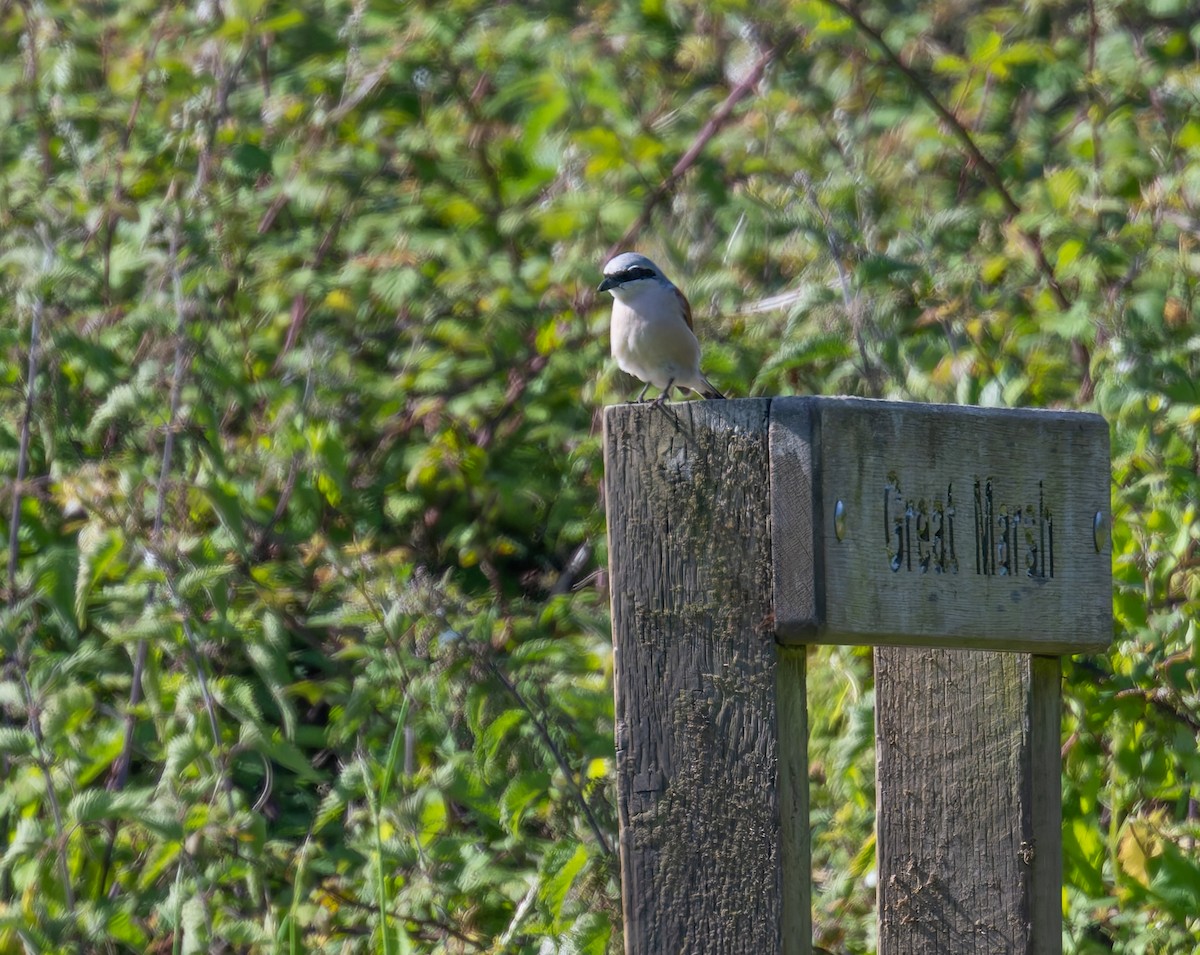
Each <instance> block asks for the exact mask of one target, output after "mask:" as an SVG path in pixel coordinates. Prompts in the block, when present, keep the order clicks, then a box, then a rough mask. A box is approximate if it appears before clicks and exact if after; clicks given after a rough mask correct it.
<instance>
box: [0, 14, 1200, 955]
mask: <svg viewBox="0 0 1200 955" xmlns="http://www.w3.org/2000/svg"><path fill="white" fill-rule="evenodd" d="M1194 14H1195V11H1194V8H1193V5H1192V4H1191V3H1188V2H1185V0H1128V2H1125V0H1086V2H1084V0H1027V2H1025V3H1017V2H1015V0H1004V2H981V0H927V2H924V3H919V2H916V0H901V2H892V3H887V4H884V3H882V2H880V0H758V2H755V3H752V4H751V3H745V2H744V0H719V2H715V3H712V2H704V3H700V2H693V0H641V2H627V0H610V2H602V3H593V4H584V5H577V4H575V3H566V2H561V0H558V2H555V0H528V2H525V3H520V4H517V3H483V2H478V0H438V2H424V3H421V2H411V0H410V2H400V0H327V2H322V0H296V2H289V3H282V2H274V0H200V2H197V3H188V4H179V3H160V2H151V0H123V2H116V0H78V2H75V0H0V409H2V413H0V476H2V477H0V531H2V534H0V537H2V539H3V542H4V544H5V554H6V557H7V560H6V563H5V570H4V576H3V578H2V580H0V584H2V587H3V590H4V596H5V598H6V599H5V601H4V604H3V607H2V609H0V780H2V785H0V953H4V955H7V953H14V952H78V951H87V952H104V953H109V952H113V953H116V952H308V951H330V952H385V953H400V952H446V953H469V952H493V953H501V952H538V953H595V955H599V953H604V952H606V951H614V950H619V948H620V934H621V932H620V921H619V901H618V900H619V887H618V884H617V879H616V867H615V863H614V857H613V853H614V847H615V819H614V800H613V781H612V745H613V744H612V699H611V672H610V671H611V644H610V638H609V631H608V621H607V593H606V580H605V576H604V571H603V568H604V567H605V564H606V549H605V539H604V517H603V510H602V504H603V502H602V501H601V500H600V494H599V488H600V481H601V460H600V445H599V434H598V428H597V411H598V409H600V408H601V406H603V405H604V404H608V403H613V402H618V401H622V400H626V399H627V398H628V397H630V396H631V395H633V394H635V393H636V392H635V389H636V387H638V385H637V384H636V383H634V382H633V381H632V380H631V379H627V378H624V377H623V376H621V375H620V374H619V373H618V372H616V371H615V370H613V368H612V366H611V363H610V362H609V360H608V357H607V322H608V314H607V313H608V308H607V301H606V300H605V301H601V300H600V299H598V297H597V296H596V295H595V294H594V292H593V289H594V288H595V285H596V283H597V281H598V279H599V275H598V272H599V267H600V265H601V264H602V263H603V262H604V260H605V258H606V256H607V255H608V254H609V253H610V252H612V251H614V250H616V249H623V248H636V249H638V250H640V251H643V252H646V253H647V254H650V255H651V256H652V257H654V258H656V259H657V260H658V261H659V262H660V264H662V265H663V266H664V268H666V269H667V271H668V273H669V274H671V275H672V276H673V277H675V278H676V279H677V280H678V281H679V283H680V284H681V285H682V286H683V287H684V288H685V289H686V291H687V292H688V294H689V296H690V297H691V300H692V303H693V305H694V307H695V311H696V315H697V327H698V329H699V331H700V333H701V336H702V338H703V339H704V341H705V348H706V357H705V366H706V369H707V370H708V372H709V375H710V377H712V379H713V380H714V381H715V382H716V384H717V385H718V386H719V387H721V388H723V389H724V390H726V391H727V392H728V393H730V394H732V395H734V396H746V395H772V394H794V393H827V394H857V395H868V396H879V397H891V398H901V399H910V400H917V401H933V400H936V401H950V402H968V403H978V404H987V405H1027V406H1036V407H1071V408H1084V409H1090V410H1094V411H1098V412H1100V413H1102V414H1103V415H1105V416H1106V418H1107V419H1108V420H1109V421H1110V422H1111V425H1112V437H1113V511H1114V528H1113V542H1114V546H1113V554H1114V573H1115V610H1116V630H1115V640H1114V643H1113V647H1112V650H1111V652H1110V653H1108V654H1107V655H1099V656H1093V657H1084V658H1077V659H1074V660H1070V661H1068V662H1067V665H1066V686H1065V694H1066V706H1065V725H1064V738H1063V743H1064V754H1065V768H1066V775H1065V778H1064V815H1065V819H1064V824H1065V872H1066V887H1065V891H1064V905H1065V912H1066V915H1065V922H1064V933H1065V941H1066V950H1067V952H1069V953H1102V952H1109V951H1113V952H1120V953H1130V955H1133V953H1191V952H1193V951H1195V950H1196V949H1197V946H1198V945H1200V916H1198V913H1200V861H1198V857H1197V852H1196V848H1195V846H1196V838H1197V836H1200V820H1198V818H1197V816H1198V808H1197V795H1198V794H1197V789H1196V786H1197V781H1198V780H1200V758H1198V755H1197V748H1196V743H1197V733H1198V731H1200V709H1198V707H1197V702H1198V690H1200V672H1198V669H1197V667H1198V664H1200V656H1198V650H1197V639H1196V636H1197V634H1196V619H1197V606H1198V605H1197V599H1198V594H1197V591H1198V583H1200V577H1198V568H1200V552H1198V551H1197V545H1196V541H1197V537H1198V529H1197V520H1196V517H1197V515H1196V506H1197V498H1198V494H1197V491H1198V488H1200V477H1198V472H1200V456H1198V448H1197V427H1198V425H1200V392H1198V386H1197V378H1198V371H1200V367H1198V366H1200V354H1198V353H1200V334H1197V326H1196V319H1195V316H1196V303H1197V298H1196V296H1197V279H1198V275H1200V26H1198V25H1197V21H1196V18H1195V15H1194ZM1046 466H1050V467H1052V466H1053V462H1046ZM813 657H814V659H813V661H812V664H811V665H812V667H813V668H814V671H815V672H817V673H823V674H826V676H824V677H822V678H820V679H817V680H814V681H813V683H814V686H813V692H812V707H813V740H812V745H811V749H812V758H813V768H812V784H813V807H814V808H813V838H814V847H815V848H814V853H815V864H816V871H815V873H814V879H815V882H816V888H817V902H816V906H817V908H816V913H815V918H816V933H817V940H818V942H819V943H820V944H822V945H824V946H826V947H827V948H829V949H831V950H833V951H837V952H843V951H844V952H852V953H860V952H870V951H873V949H874V940H873V928H872V920H873V911H872V910H873V890H872V888H871V872H872V867H873V864H874V854H873V853H874V849H873V841H872V835H871V827H872V818H873V815H872V814H873V801H874V796H873V763H872V752H873V750H872V747H873V739H872V720H871V714H872V708H871V697H872V691H871V688H872V677H871V669H870V666H871V659H870V655H869V653H868V652H866V651H863V650H854V649H845V648H837V649H822V650H819V651H814V653H813Z"/></svg>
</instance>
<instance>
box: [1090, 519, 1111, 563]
mask: <svg viewBox="0 0 1200 955" xmlns="http://www.w3.org/2000/svg"><path fill="white" fill-rule="evenodd" d="M1107 542H1108V515H1107V514H1105V513H1104V511H1097V512H1096V516H1095V517H1093V518H1092V543H1094V544H1095V545H1096V553H1097V554H1103V553H1104V547H1105V544H1106V543H1107Z"/></svg>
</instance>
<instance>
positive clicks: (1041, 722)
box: [605, 398, 1111, 955]
mask: <svg viewBox="0 0 1200 955" xmlns="http://www.w3.org/2000/svg"><path fill="white" fill-rule="evenodd" d="M605 468H606V482H605V487H606V492H607V504H608V513H609V541H610V569H611V588H612V600H613V632H614V648H615V660H616V664H615V667H616V696H617V700H616V702H617V764H618V788H619V793H618V795H619V808H620V825H621V868H622V880H623V896H624V909H625V941H626V951H627V952H628V953H630V955H642V953H645V955H649V953H660V952H672V953H674V952H713V953H721V955H725V953H734V952H747V953H776V952H778V953H787V955H791V953H808V952H809V951H810V950H811V938H810V936H811V928H810V902H809V880H810V871H809V850H808V775H807V752H806V749H807V722H806V710H805V664H804V659H805V658H804V653H805V650H804V647H805V645H806V644H808V643H817V642H830V643H857V644H871V645H877V646H878V649H877V650H876V655H875V665H876V731H877V758H878V761H879V766H878V774H877V775H878V798H877V828H878V839H879V845H878V852H877V856H878V860H879V873H878V874H879V918H880V952H881V955H908V953H913V955H917V953H920V955H925V953H929V955H933V953H939V955H943V953H955V955H957V953H962V952H980V953H982V952H989V953H991V952H997V953H999V952H1013V953H1022V955H1024V953H1029V955H1052V953H1057V952H1058V951H1059V949H1060V945H1061V941H1060V939H1061V914H1060V895H1061V833H1060V823H1061V806H1060V788H1059V787H1060V772H1061V769H1060V764H1059V752H1058V747H1059V725H1060V724H1059V674H1060V669H1059V663H1058V659H1057V655H1058V654H1063V653H1070V652H1078V651H1082V650H1088V649H1095V648H1099V647H1102V646H1104V645H1105V644H1107V642H1108V641H1109V639H1110V637H1111V583H1110V570H1109V560H1110V557H1109V541H1108V514H1109V511H1108V500H1109V467H1108V429H1107V426H1106V424H1105V423H1104V421H1103V419H1101V418H1098V417H1097V416H1094V415H1086V414H1077V413H1059V412H1040V411H1002V410H993V409H979V408H966V407H957V406H931V405H915V404H907V403H895V402H880V401H866V400H860V399H837V398H786V399H774V400H772V399H754V400H744V401H725V402H699V403H691V404H687V405H672V406H666V407H651V406H630V405H625V406H618V407H613V408H609V409H607V412H606V415H605ZM917 648H928V649H917ZM963 648H969V651H968V652H964V649H963ZM1000 651H1003V652H1000ZM1014 651H1015V652H1014Z"/></svg>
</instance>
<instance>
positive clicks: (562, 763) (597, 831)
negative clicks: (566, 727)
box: [485, 659, 613, 856]
mask: <svg viewBox="0 0 1200 955" xmlns="http://www.w3.org/2000/svg"><path fill="white" fill-rule="evenodd" d="M485 662H486V663H487V667H488V669H489V670H491V671H492V673H493V675H494V676H495V677H496V679H497V680H499V681H500V682H501V684H503V686H504V689H506V690H508V692H509V693H510V694H511V695H512V697H513V699H515V700H516V701H517V704H518V705H519V706H520V707H521V709H523V710H524V711H525V712H526V713H528V714H529V716H530V718H531V719H532V720H533V725H534V726H536V727H537V731H538V735H539V736H541V738H542V742H543V743H545V745H546V748H547V749H548V750H549V751H550V753H551V755H552V756H553V757H554V761H555V762H556V763H558V768H559V769H561V770H562V773H563V775H564V776H565V777H566V779H567V782H568V783H569V784H570V786H571V789H572V791H573V792H574V793H575V799H576V800H577V801H578V803H579V805H580V807H581V808H582V809H583V813H584V815H585V816H587V821H588V825H589V826H590V827H591V829H592V835H594V836H595V837H596V841H597V842H598V843H600V848H601V849H603V850H604V854H605V855H608V856H610V855H612V851H613V850H612V846H611V845H609V843H608V837H607V836H605V835H604V830H603V829H601V828H600V823H599V821H598V820H597V819H596V814H595V813H594V812H592V806H591V803H589V802H588V801H587V797H586V796H584V794H583V788H582V787H581V786H580V785H579V782H578V780H576V779H575V773H574V772H573V771H572V769H571V767H570V766H569V765H568V764H567V759H566V757H565V756H563V754H562V752H561V751H560V750H559V748H558V747H557V746H556V745H555V744H554V740H553V739H552V738H551V736H550V730H549V729H547V727H546V722H545V720H543V719H542V715H541V714H540V713H539V712H538V711H537V710H535V709H534V708H533V706H532V705H531V704H530V703H529V701H528V700H526V699H525V697H524V696H523V695H522V694H521V691H520V690H518V689H517V685H516V684H515V683H513V681H512V680H510V679H509V678H508V676H507V675H506V674H505V673H504V671H503V670H501V669H500V667H499V666H497V665H496V662H495V661H494V660H491V659H488V660H486V661H485Z"/></svg>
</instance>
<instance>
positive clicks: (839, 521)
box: [833, 501, 846, 540]
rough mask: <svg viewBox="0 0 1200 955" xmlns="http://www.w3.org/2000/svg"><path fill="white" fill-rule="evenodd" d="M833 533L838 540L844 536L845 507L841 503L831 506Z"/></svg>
mask: <svg viewBox="0 0 1200 955" xmlns="http://www.w3.org/2000/svg"><path fill="white" fill-rule="evenodd" d="M833 532H834V534H836V535H837V539H838V540H843V539H844V538H845V536H846V505H845V504H843V503H842V502H841V501H838V502H837V503H836V504H834V505H833Z"/></svg>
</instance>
